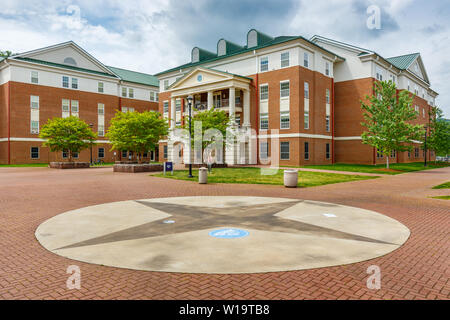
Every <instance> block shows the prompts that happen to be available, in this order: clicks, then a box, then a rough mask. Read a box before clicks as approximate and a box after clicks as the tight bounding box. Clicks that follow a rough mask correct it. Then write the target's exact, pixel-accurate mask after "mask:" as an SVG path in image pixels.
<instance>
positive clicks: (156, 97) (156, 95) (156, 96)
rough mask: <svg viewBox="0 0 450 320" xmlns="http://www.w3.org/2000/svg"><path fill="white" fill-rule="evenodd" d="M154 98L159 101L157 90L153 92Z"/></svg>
mask: <svg viewBox="0 0 450 320" xmlns="http://www.w3.org/2000/svg"><path fill="white" fill-rule="evenodd" d="M155 99H156V102H158V101H159V93H158V92H155Z"/></svg>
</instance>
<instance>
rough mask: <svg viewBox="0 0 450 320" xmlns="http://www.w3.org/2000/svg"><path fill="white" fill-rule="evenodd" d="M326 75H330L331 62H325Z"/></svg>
mask: <svg viewBox="0 0 450 320" xmlns="http://www.w3.org/2000/svg"><path fill="white" fill-rule="evenodd" d="M325 75H327V76H329V75H330V63H329V62H325Z"/></svg>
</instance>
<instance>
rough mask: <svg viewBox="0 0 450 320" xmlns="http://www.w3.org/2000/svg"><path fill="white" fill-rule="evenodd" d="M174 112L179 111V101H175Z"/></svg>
mask: <svg viewBox="0 0 450 320" xmlns="http://www.w3.org/2000/svg"><path fill="white" fill-rule="evenodd" d="M175 111H177V112H178V111H181V99H176V100H175Z"/></svg>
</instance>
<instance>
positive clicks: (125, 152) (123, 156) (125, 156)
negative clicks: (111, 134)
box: [122, 150, 128, 159]
mask: <svg viewBox="0 0 450 320" xmlns="http://www.w3.org/2000/svg"><path fill="white" fill-rule="evenodd" d="M127 155H128V152H127V150H122V158H125V159H126V158H127Z"/></svg>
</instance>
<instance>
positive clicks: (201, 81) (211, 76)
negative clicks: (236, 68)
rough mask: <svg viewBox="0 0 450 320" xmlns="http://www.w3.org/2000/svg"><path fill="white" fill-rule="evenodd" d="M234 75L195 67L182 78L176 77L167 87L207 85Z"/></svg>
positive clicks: (172, 88)
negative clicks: (176, 79)
mask: <svg viewBox="0 0 450 320" xmlns="http://www.w3.org/2000/svg"><path fill="white" fill-rule="evenodd" d="M234 77H236V76H235V75H232V74H229V73H226V72H222V71H217V70H212V69H207V68H196V69H194V70H192V71H191V72H189V73H188V74H186V75H185V76H183V77H182V78H180V79H178V81H176V82H175V83H174V84H173V85H172V86H171V87H170V88H169V89H170V90H175V89H183V88H189V87H193V86H201V85H207V84H212V83H215V82H221V81H225V80H230V79H233V78H234Z"/></svg>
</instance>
